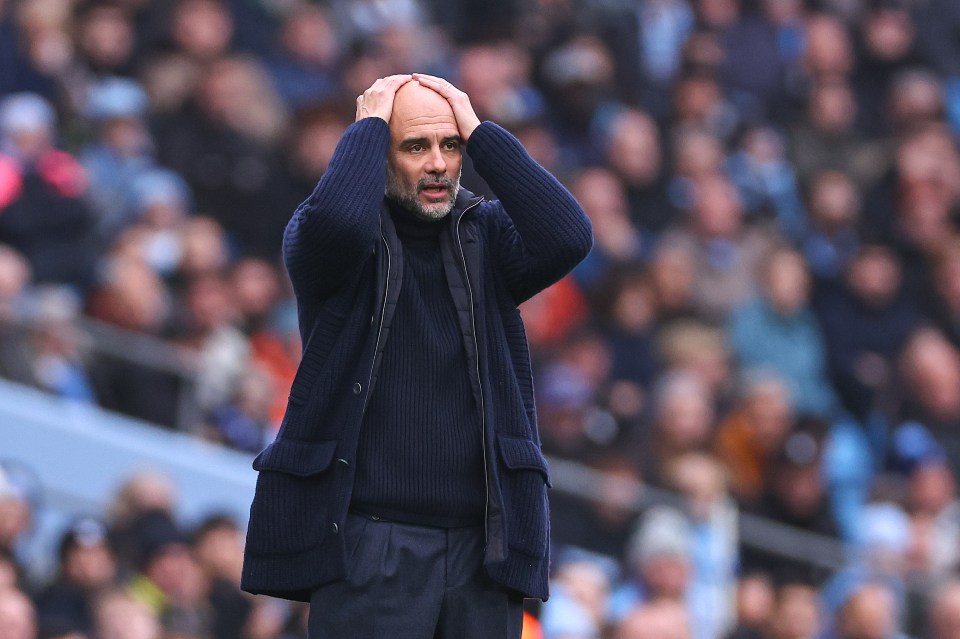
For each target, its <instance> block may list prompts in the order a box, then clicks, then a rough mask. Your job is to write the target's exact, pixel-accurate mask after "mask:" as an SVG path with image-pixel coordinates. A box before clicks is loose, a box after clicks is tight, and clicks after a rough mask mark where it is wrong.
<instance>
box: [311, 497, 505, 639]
mask: <svg viewBox="0 0 960 639" xmlns="http://www.w3.org/2000/svg"><path fill="white" fill-rule="evenodd" d="M345 535H346V536H345V537H344V540H345V541H346V544H347V578H346V579H345V580H344V581H337V582H334V583H331V584H327V585H325V586H322V587H321V588H319V589H317V590H316V591H315V592H314V593H313V596H312V597H311V599H310V621H309V629H310V639H348V638H354V637H355V638H357V639H380V638H381V637H382V638H390V639H519V637H520V631H521V627H522V624H523V600H522V598H521V597H520V596H519V595H516V594H515V593H512V592H510V591H508V590H507V589H505V588H504V587H502V586H500V585H499V584H497V583H494V582H493V581H492V580H491V579H490V578H489V577H487V576H486V573H485V572H484V570H483V567H482V561H483V528H482V527H471V528H428V527H424V526H412V525H409V524H399V523H394V522H388V521H382V520H374V519H371V518H369V517H366V516H360V515H355V514H352V513H351V514H350V515H349V516H348V517H347V522H346V530H345Z"/></svg>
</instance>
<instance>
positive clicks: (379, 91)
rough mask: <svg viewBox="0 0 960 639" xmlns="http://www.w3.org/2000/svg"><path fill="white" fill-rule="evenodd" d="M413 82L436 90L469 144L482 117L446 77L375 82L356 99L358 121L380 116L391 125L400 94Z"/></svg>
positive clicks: (405, 76)
mask: <svg viewBox="0 0 960 639" xmlns="http://www.w3.org/2000/svg"><path fill="white" fill-rule="evenodd" d="M411 80H413V81H415V82H418V83H419V84H420V85H422V86H424V87H426V88H428V89H431V90H433V91H436V92H437V93H438V94H440V95H441V96H443V98H444V99H445V100H447V102H449V103H450V107H451V108H452V109H453V115H454V117H455V118H456V120H457V128H458V129H459V131H460V138H461V139H462V140H463V142H466V141H467V140H468V139H469V138H470V135H471V134H472V133H473V130H474V129H476V128H477V126H479V125H480V118H479V117H477V114H476V112H475V111H474V110H473V105H471V104H470V97H469V96H468V95H467V94H466V93H464V92H463V91H461V90H460V89H458V88H456V87H455V86H453V85H452V84H450V83H449V82H447V81H446V80H444V79H443V78H438V77H436V76H432V75H426V74H423V73H414V74H413V75H408V74H401V75H391V76H388V77H386V78H380V79H379V80H377V81H376V82H374V83H373V84H372V85H371V86H370V88H369V89H367V90H366V91H364V92H363V95H361V96H359V97H358V98H357V118H356V119H357V120H362V119H363V118H367V117H378V118H381V119H383V120H385V121H386V122H390V116H391V114H392V113H393V101H394V98H395V97H396V95H397V91H398V90H399V89H400V87H402V86H403V85H405V84H406V83H407V82H410V81H411Z"/></svg>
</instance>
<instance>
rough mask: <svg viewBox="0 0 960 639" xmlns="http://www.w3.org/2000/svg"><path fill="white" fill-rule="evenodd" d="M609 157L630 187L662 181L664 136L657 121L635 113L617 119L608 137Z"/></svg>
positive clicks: (622, 115) (628, 113) (630, 110)
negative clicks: (662, 142)
mask: <svg viewBox="0 0 960 639" xmlns="http://www.w3.org/2000/svg"><path fill="white" fill-rule="evenodd" d="M607 144H608V147H607V153H606V157H607V160H608V163H609V164H610V167H611V168H612V169H613V170H614V171H616V172H617V174H618V175H619V176H620V177H621V178H622V179H623V180H624V181H625V182H626V184H627V185H629V186H632V187H635V188H641V187H645V186H649V185H651V184H653V183H654V182H656V180H657V179H658V178H659V177H660V170H661V165H662V157H661V156H662V151H661V147H660V132H659V131H658V130H657V124H656V122H654V120H653V118H651V117H650V116H649V115H647V114H646V113H644V112H643V111H637V110H633V109H629V110H626V111H624V112H622V113H620V114H619V115H617V116H616V118H615V119H614V121H613V123H612V125H611V127H610V132H609V134H608V142H607Z"/></svg>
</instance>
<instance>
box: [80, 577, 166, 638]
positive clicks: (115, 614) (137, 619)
mask: <svg viewBox="0 0 960 639" xmlns="http://www.w3.org/2000/svg"><path fill="white" fill-rule="evenodd" d="M94 617H95V621H96V631H95V633H94V636H95V637H97V639H161V637H162V634H161V633H162V629H161V626H160V621H159V620H158V619H157V616H156V614H155V613H154V612H153V611H152V610H151V609H150V607H149V606H147V605H146V604H144V603H143V602H141V601H139V600H137V599H136V598H135V597H133V596H132V595H130V594H129V593H127V592H125V591H123V590H121V589H115V590H110V591H108V592H106V593H104V594H103V595H101V596H100V597H99V598H98V599H97V604H96V607H95V611H94Z"/></svg>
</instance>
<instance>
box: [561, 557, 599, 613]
mask: <svg viewBox="0 0 960 639" xmlns="http://www.w3.org/2000/svg"><path fill="white" fill-rule="evenodd" d="M555 581H556V583H558V584H560V585H562V586H563V588H564V591H565V592H566V593H567V594H569V595H570V596H571V597H572V598H573V599H574V600H575V601H576V602H577V603H579V604H580V605H581V606H583V607H584V609H585V610H586V611H587V612H588V613H589V614H590V617H591V619H592V620H593V622H594V623H596V624H597V625H598V626H599V625H602V624H603V621H604V615H605V614H606V610H607V598H608V597H609V596H610V581H609V580H608V579H607V577H606V575H604V573H603V569H602V568H600V567H599V566H598V565H597V564H596V563H593V562H590V561H578V562H572V563H568V564H563V565H561V566H560V568H558V569H557V576H556V577H555Z"/></svg>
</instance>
